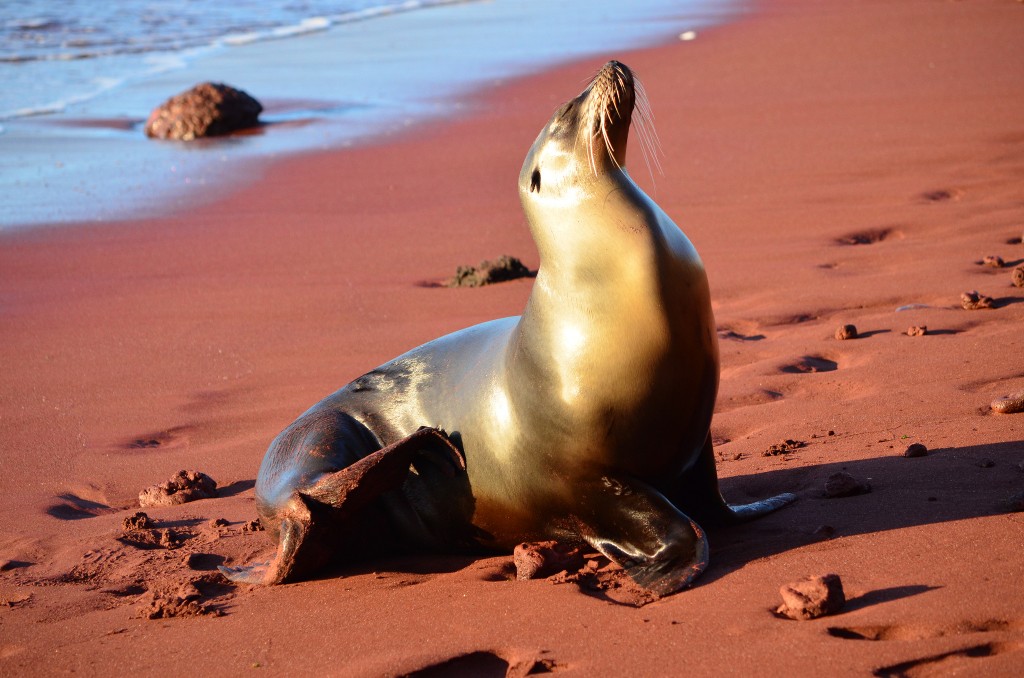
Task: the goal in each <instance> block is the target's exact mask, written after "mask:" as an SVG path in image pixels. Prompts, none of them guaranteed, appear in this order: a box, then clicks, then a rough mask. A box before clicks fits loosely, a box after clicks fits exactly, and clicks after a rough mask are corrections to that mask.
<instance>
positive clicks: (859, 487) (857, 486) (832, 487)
mask: <svg viewBox="0 0 1024 678" xmlns="http://www.w3.org/2000/svg"><path fill="white" fill-rule="evenodd" d="M870 491H871V485H869V484H868V483H866V482H864V481H863V480H858V479H857V478H854V477H853V476H852V475H850V474H849V473H846V472H845V471H840V472H839V473H833V474H832V475H830V476H829V477H828V480H826V481H825V496H826V497H829V498H830V499H837V498H839V497H853V496H855V495H858V494H867V493H868V492H870Z"/></svg>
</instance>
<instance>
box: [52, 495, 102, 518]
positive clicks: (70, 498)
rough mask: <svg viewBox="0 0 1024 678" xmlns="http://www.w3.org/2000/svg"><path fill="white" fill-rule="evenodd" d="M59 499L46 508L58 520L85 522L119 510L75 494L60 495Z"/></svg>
mask: <svg viewBox="0 0 1024 678" xmlns="http://www.w3.org/2000/svg"><path fill="white" fill-rule="evenodd" d="M57 499H58V501H57V502H56V503H54V504H51V505H50V506H48V507H47V508H46V514H47V515H49V516H51V517H53V518H56V519H57V520H83V519H85V518H95V517H96V516H101V515H104V514H106V513H114V512H116V511H117V510H118V509H116V508H113V507H111V506H108V505H107V504H106V503H103V502H100V501H93V500H92V499H86V498H85V497H82V496H79V495H78V494H75V493H73V492H65V493H63V494H58V495H57Z"/></svg>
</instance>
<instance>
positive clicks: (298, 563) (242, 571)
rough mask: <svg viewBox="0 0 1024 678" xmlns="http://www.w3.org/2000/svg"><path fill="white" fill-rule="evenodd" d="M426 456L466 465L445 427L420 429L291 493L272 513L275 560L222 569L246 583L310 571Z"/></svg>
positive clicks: (453, 469)
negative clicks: (276, 531) (367, 509)
mask: <svg viewBox="0 0 1024 678" xmlns="http://www.w3.org/2000/svg"><path fill="white" fill-rule="evenodd" d="M422 456H427V457H428V458H430V460H431V461H432V462H435V463H436V464H437V465H440V467H441V468H445V469H448V471H449V472H450V473H452V474H453V475H454V474H455V473H457V472H458V471H459V470H464V469H465V467H466V466H465V462H464V460H463V458H462V455H461V454H460V453H459V451H458V449H457V448H456V447H455V446H454V445H453V444H452V442H451V441H450V440H449V439H448V436H447V435H445V433H444V432H443V431H440V430H438V429H432V428H421V429H420V430H418V431H416V432H415V433H413V434H412V435H410V436H407V437H405V438H403V439H401V440H399V441H397V442H395V443H392V444H391V445H388V446H387V447H383V448H381V449H379V450H376V451H375V452H372V453H370V454H368V455H366V456H365V457H363V458H362V459H360V460H359V461H357V462H355V463H354V464H352V465H351V466H347V467H345V468H343V469H341V470H339V471H335V472H334V473H328V474H325V475H324V476H322V477H321V478H320V479H319V480H317V481H316V482H315V483H313V484H312V485H311V486H309V487H307V488H304V489H302V490H297V491H295V492H293V493H292V494H291V497H290V498H289V500H288V502H287V503H286V504H285V505H284V506H283V507H280V508H279V509H278V511H277V513H276V514H275V515H274V519H275V520H277V521H279V526H280V538H279V540H278V548H277V554H276V555H275V556H274V559H273V560H271V561H269V562H266V563H258V564H254V565H250V566H243V567H220V568H218V569H219V570H220V571H221V573H222V574H223V575H224V576H225V577H227V578H228V579H230V580H232V581H237V582H243V583H247V584H281V583H285V582H288V581H294V580H297V579H302V578H304V577H307V576H309V575H310V574H312V573H314V572H316V570H318V569H320V568H321V567H323V566H324V565H325V564H326V563H327V562H328V561H329V560H330V559H331V557H332V555H333V554H334V551H335V549H336V548H337V547H338V546H339V541H343V539H339V537H343V536H344V535H345V534H346V533H350V532H352V531H353V530H351V529H347V528H350V527H353V526H352V525H351V523H352V522H353V521H356V520H358V515H357V514H358V512H359V511H360V510H361V509H363V508H365V507H366V506H367V505H369V504H370V502H372V501H373V500H374V499H376V498H377V497H379V496H380V495H381V494H382V493H383V492H387V491H388V490H394V489H397V488H399V487H401V486H402V483H403V482H404V480H405V478H406V476H407V475H408V473H409V467H410V465H412V464H413V463H414V462H416V460H417V458H419V457H422ZM347 524H348V525H347Z"/></svg>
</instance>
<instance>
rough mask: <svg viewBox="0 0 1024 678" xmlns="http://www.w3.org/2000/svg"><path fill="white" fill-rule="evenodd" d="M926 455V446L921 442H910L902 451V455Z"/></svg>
mask: <svg viewBox="0 0 1024 678" xmlns="http://www.w3.org/2000/svg"><path fill="white" fill-rule="evenodd" d="M927 455H928V448H927V447H925V446H924V445H922V444H921V443H911V444H910V445H909V446H908V447H907V449H906V450H905V451H904V452H903V456H904V457H925V456H927Z"/></svg>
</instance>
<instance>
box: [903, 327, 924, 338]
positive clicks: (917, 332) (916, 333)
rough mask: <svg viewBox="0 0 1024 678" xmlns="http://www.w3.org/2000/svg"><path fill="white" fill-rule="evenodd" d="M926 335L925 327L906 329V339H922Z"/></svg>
mask: <svg viewBox="0 0 1024 678" xmlns="http://www.w3.org/2000/svg"><path fill="white" fill-rule="evenodd" d="M926 334H928V326H927V325H914V326H913V327H910V328H908V329H907V336H908V337H923V336H924V335H926Z"/></svg>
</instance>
